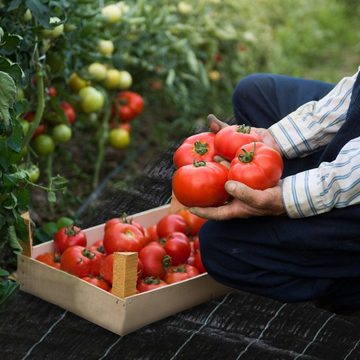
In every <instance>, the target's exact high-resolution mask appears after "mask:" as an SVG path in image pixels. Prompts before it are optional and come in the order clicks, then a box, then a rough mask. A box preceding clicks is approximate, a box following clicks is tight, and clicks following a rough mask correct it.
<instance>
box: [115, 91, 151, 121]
mask: <svg viewBox="0 0 360 360" xmlns="http://www.w3.org/2000/svg"><path fill="white" fill-rule="evenodd" d="M115 107H116V111H117V114H118V116H119V118H120V120H121V121H124V122H126V121H131V120H132V119H134V118H135V117H136V116H138V115H140V114H141V112H142V111H143V108H144V100H143V98H142V97H141V96H140V95H139V94H138V93H136V92H133V91H121V92H119V93H118V95H117V99H116V105H115Z"/></svg>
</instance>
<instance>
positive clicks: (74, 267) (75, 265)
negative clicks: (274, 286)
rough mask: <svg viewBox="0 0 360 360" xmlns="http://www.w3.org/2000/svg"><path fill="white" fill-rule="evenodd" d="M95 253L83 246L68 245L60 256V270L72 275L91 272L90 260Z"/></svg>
mask: <svg viewBox="0 0 360 360" xmlns="http://www.w3.org/2000/svg"><path fill="white" fill-rule="evenodd" d="M94 256H95V254H94V253H92V252H91V251H90V250H89V249H86V248H85V247H84V246H78V245H75V246H70V247H68V248H67V249H66V250H65V251H64V253H63V254H62V256H61V260H60V263H61V270H64V271H66V272H68V273H70V274H72V275H75V276H78V277H84V276H87V275H89V274H90V272H91V261H92V259H93V258H94Z"/></svg>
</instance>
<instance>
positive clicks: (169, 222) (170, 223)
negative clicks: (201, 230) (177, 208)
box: [157, 214, 187, 238]
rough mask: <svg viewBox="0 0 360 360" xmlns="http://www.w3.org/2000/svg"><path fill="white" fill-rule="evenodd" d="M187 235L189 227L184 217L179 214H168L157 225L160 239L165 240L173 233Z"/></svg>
mask: <svg viewBox="0 0 360 360" xmlns="http://www.w3.org/2000/svg"><path fill="white" fill-rule="evenodd" d="M175 231H176V232H182V233H184V234H185V233H186V231H187V226H186V222H185V220H184V219H183V217H182V216H180V215H178V214H168V215H165V216H163V217H162V218H161V219H160V220H159V221H158V223H157V233H158V236H159V238H164V237H167V236H168V235H170V234H171V233H173V232H175Z"/></svg>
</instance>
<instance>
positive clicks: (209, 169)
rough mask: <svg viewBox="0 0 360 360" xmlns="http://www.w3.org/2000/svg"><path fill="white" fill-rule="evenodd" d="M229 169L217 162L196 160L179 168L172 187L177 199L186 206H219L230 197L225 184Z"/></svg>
mask: <svg viewBox="0 0 360 360" xmlns="http://www.w3.org/2000/svg"><path fill="white" fill-rule="evenodd" d="M227 177H228V171H227V169H226V167H225V166H223V165H220V164H218V163H216V162H205V161H199V162H195V163H194V164H193V165H185V166H182V167H181V168H179V169H177V170H176V171H175V173H174V175H173V178H172V187H173V191H174V194H175V196H176V198H177V200H178V201H179V202H180V203H181V204H183V205H185V206H189V207H191V206H201V207H208V206H219V205H222V204H223V203H224V202H225V201H226V200H227V199H228V198H229V194H228V193H227V192H226V191H225V188H224V185H225V182H226V181H227Z"/></svg>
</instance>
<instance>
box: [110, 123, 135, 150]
mask: <svg viewBox="0 0 360 360" xmlns="http://www.w3.org/2000/svg"><path fill="white" fill-rule="evenodd" d="M109 144H110V145H111V146H112V147H113V148H115V149H124V148H126V147H127V146H129V144H130V134H129V132H128V131H126V130H125V129H122V128H120V127H118V128H116V129H112V130H110V132H109Z"/></svg>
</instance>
